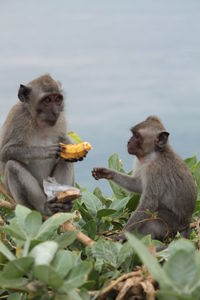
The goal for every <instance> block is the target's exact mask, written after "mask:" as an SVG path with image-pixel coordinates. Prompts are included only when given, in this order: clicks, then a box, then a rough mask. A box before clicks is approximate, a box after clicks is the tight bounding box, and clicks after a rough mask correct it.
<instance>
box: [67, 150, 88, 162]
mask: <svg viewBox="0 0 200 300" xmlns="http://www.w3.org/2000/svg"><path fill="white" fill-rule="evenodd" d="M87 153H88V152H87ZM87 153H86V154H85V155H84V156H83V157H79V158H71V159H65V161H67V162H72V163H74V162H77V161H82V160H83V159H84V157H86V155H87Z"/></svg>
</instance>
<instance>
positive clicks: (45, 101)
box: [43, 97, 51, 105]
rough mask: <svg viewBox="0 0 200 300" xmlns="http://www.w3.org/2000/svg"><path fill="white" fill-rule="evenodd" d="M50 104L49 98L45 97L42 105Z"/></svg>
mask: <svg viewBox="0 0 200 300" xmlns="http://www.w3.org/2000/svg"><path fill="white" fill-rule="evenodd" d="M50 102H51V98H50V97H45V98H44V99H43V103H44V104H46V105H48V104H49V103H50Z"/></svg>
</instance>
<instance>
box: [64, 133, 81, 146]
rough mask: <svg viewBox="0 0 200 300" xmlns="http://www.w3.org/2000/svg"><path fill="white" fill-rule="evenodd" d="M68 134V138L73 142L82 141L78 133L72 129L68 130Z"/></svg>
mask: <svg viewBox="0 0 200 300" xmlns="http://www.w3.org/2000/svg"><path fill="white" fill-rule="evenodd" d="M68 136H69V137H70V139H72V140H73V141H74V142H75V143H77V144H78V143H82V142H83V141H82V139H81V138H80V136H78V134H77V133H76V132H74V131H70V132H68Z"/></svg>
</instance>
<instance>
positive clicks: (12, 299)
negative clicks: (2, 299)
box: [7, 293, 22, 300]
mask: <svg viewBox="0 0 200 300" xmlns="http://www.w3.org/2000/svg"><path fill="white" fill-rule="evenodd" d="M21 299H22V298H21V293H12V294H10V295H9V296H8V299H7V300H21Z"/></svg>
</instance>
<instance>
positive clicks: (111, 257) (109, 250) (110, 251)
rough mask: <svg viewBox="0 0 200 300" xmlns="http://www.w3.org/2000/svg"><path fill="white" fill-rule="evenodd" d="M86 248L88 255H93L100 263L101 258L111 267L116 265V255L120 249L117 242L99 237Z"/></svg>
mask: <svg viewBox="0 0 200 300" xmlns="http://www.w3.org/2000/svg"><path fill="white" fill-rule="evenodd" d="M87 250H88V253H89V255H91V256H92V257H94V258H95V259H96V260H99V262H100V264H101V260H103V262H104V263H106V264H109V265H110V266H112V267H116V266H117V257H118V253H119V250H120V249H119V248H118V245H117V243H115V242H113V241H106V240H103V239H101V240H98V241H97V242H96V243H94V244H93V245H92V247H90V248H88V249H87Z"/></svg>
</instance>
